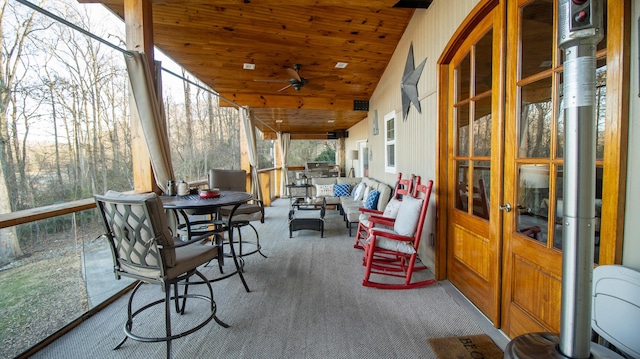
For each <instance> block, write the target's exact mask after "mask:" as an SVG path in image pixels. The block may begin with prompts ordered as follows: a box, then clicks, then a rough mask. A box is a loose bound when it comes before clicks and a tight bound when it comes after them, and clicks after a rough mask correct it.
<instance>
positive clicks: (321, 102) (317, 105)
mask: <svg viewBox="0 0 640 359" xmlns="http://www.w3.org/2000/svg"><path fill="white" fill-rule="evenodd" d="M220 96H222V97H223V98H226V99H228V100H231V101H233V102H235V103H237V104H238V105H240V106H249V107H252V108H293V109H302V110H325V111H338V110H353V100H343V99H332V98H321V97H301V96H295V97H294V96H281V95H265V94H246V93H242V94H240V93H221V94H220ZM227 105H228V106H231V104H227ZM221 106H224V105H223V104H221Z"/></svg>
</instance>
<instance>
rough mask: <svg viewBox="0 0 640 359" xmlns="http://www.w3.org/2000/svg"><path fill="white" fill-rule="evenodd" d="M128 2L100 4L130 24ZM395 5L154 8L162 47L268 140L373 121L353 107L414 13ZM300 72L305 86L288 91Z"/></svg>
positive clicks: (173, 4)
mask: <svg viewBox="0 0 640 359" xmlns="http://www.w3.org/2000/svg"><path fill="white" fill-rule="evenodd" d="M95 1H96V0H81V2H95ZM123 1H124V0H104V1H101V3H102V4H104V5H105V6H107V7H108V8H110V9H111V10H112V11H114V12H115V13H117V14H119V15H120V16H121V17H124V10H123V9H124V5H123ZM98 2H100V1H99V0H98ZM397 2H398V0H295V1H291V0H289V1H283V0H218V1H204V0H164V1H154V3H153V34H154V43H155V44H156V46H157V47H158V48H160V49H161V50H162V51H163V52H164V53H165V54H167V55H168V56H169V57H171V58H172V59H174V60H175V61H176V62H177V63H179V64H181V65H182V66H183V67H185V68H186V69H187V70H188V71H189V72H190V73H192V74H193V75H194V76H196V77H198V78H199V79H200V80H202V81H203V82H205V83H206V84H208V85H209V86H210V87H211V88H213V89H214V90H215V91H216V92H218V93H219V94H220V95H221V96H222V97H224V98H226V99H229V100H231V101H233V102H235V103H236V104H238V105H241V106H249V107H251V108H252V109H253V111H254V114H255V115H256V116H257V117H258V119H259V120H260V121H258V125H259V126H260V129H261V130H262V131H263V132H266V133H270V132H273V131H282V132H290V133H292V136H294V137H295V135H296V134H298V135H303V134H314V135H318V138H322V137H324V136H326V134H327V133H328V132H333V131H340V130H345V129H348V128H349V127H351V126H353V125H354V124H356V123H358V122H359V121H361V120H362V119H364V118H365V117H366V116H367V112H366V111H355V110H354V101H362V100H364V101H368V100H369V98H370V97H371V95H372V94H373V91H374V89H375V88H376V85H377V84H378V81H379V79H380V77H381V76H382V74H383V72H384V70H385V68H386V66H387V64H388V62H389V59H390V58H391V55H392V54H393V51H394V50H395V48H396V45H397V44H398V41H399V40H400V37H401V36H402V34H403V32H404V30H405V28H406V26H407V24H408V22H409V20H410V18H411V16H412V15H413V12H414V10H413V9H411V8H394V7H393V6H394V5H395V4H396V3H397ZM429 3H430V1H429ZM338 62H344V63H347V64H348V65H347V66H346V68H344V69H339V68H336V64H337V63H338ZM245 63H248V64H253V65H255V70H246V69H243V65H244V64H245ZM294 64H300V65H301V67H300V70H299V76H300V77H302V78H304V79H306V80H307V83H306V84H305V85H304V86H303V87H302V88H301V89H300V90H299V91H296V89H295V88H294V86H290V87H288V88H286V89H284V90H282V89H283V88H284V87H286V86H288V85H290V83H289V79H291V78H293V74H292V73H291V71H292V67H293V66H294ZM398 86H399V84H398ZM398 91H399V89H398Z"/></svg>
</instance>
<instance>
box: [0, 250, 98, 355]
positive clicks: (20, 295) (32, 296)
mask: <svg viewBox="0 0 640 359" xmlns="http://www.w3.org/2000/svg"><path fill="white" fill-rule="evenodd" d="M86 298H87V295H86V290H85V287H84V281H83V279H82V272H81V259H80V255H79V254H77V253H75V252H73V251H68V252H66V253H56V255H55V256H54V257H52V258H50V259H42V260H39V261H34V262H32V263H27V264H25V265H23V266H20V267H16V268H13V269H8V270H4V271H2V272H0V348H2V349H0V357H13V356H15V355H17V354H19V353H20V352H22V351H23V350H25V349H27V348H28V347H30V346H31V345H33V344H35V343H37V342H38V341H40V340H42V339H44V338H45V337H47V336H49V335H51V334H52V333H54V332H55V331H57V330H58V329H60V328H61V327H63V326H64V325H66V324H67V323H69V322H71V321H72V320H74V319H76V318H78V317H79V316H80V315H82V314H83V313H84V312H86V310H87V299H86ZM12 343H13V344H12ZM15 343H19V344H15ZM20 343H22V344H20ZM16 345H19V346H20V347H21V348H19V349H16V348H14V349H13V350H14V351H15V350H18V351H17V352H5V351H6V350H9V349H7V347H9V346H14V347H15V346H16ZM24 345H26V346H24ZM22 346H24V347H22Z"/></svg>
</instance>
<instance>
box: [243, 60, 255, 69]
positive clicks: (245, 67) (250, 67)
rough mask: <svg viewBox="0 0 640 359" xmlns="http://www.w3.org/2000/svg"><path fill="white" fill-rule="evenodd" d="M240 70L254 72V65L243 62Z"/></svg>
mask: <svg viewBox="0 0 640 359" xmlns="http://www.w3.org/2000/svg"><path fill="white" fill-rule="evenodd" d="M242 68H243V69H245V70H255V69H256V64H249V63H246V62H245V63H244V65H242Z"/></svg>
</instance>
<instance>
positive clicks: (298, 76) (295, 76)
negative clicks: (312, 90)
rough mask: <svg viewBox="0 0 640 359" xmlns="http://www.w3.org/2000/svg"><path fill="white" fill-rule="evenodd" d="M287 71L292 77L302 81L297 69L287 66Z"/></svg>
mask: <svg viewBox="0 0 640 359" xmlns="http://www.w3.org/2000/svg"><path fill="white" fill-rule="evenodd" d="M287 72H288V73H289V76H291V77H292V78H294V79H296V80H298V81H302V80H301V79H300V74H299V73H298V71H296V70H294V69H292V68H287Z"/></svg>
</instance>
